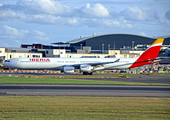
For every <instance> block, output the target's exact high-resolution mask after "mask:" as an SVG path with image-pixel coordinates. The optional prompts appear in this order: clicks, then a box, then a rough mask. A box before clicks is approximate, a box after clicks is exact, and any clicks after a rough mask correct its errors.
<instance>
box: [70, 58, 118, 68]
mask: <svg viewBox="0 0 170 120" xmlns="http://www.w3.org/2000/svg"><path fill="white" fill-rule="evenodd" d="M119 61H120V59H117V60H115V61H112V62H99V63H84V64H85V65H91V66H97V65H105V64H110V63H115V62H119ZM80 65H82V64H74V65H71V66H74V67H75V68H79V67H80Z"/></svg>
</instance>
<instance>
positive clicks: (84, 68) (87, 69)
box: [80, 65, 92, 72]
mask: <svg viewBox="0 0 170 120" xmlns="http://www.w3.org/2000/svg"><path fill="white" fill-rule="evenodd" d="M80 70H81V71H83V72H90V71H91V70H92V66H91V65H80Z"/></svg>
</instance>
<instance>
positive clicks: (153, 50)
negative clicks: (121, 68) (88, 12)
mask: <svg viewBox="0 0 170 120" xmlns="http://www.w3.org/2000/svg"><path fill="white" fill-rule="evenodd" d="M163 41H164V39H163V38H160V39H157V40H155V42H154V43H152V45H151V46H150V47H149V48H148V49H147V50H146V51H145V52H144V53H142V55H141V56H139V58H138V59H137V60H136V61H135V62H134V63H133V64H132V65H131V66H130V67H129V68H134V67H138V66H142V65H146V64H150V63H152V62H153V61H154V60H155V59H156V58H157V56H158V54H159V51H160V49H161V46H162V43H163Z"/></svg>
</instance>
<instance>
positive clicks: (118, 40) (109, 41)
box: [53, 34, 170, 51]
mask: <svg viewBox="0 0 170 120" xmlns="http://www.w3.org/2000/svg"><path fill="white" fill-rule="evenodd" d="M164 37H165V36H164ZM161 38H162V37H161ZM156 39H157V37H145V36H140V35H132V34H105V35H97V36H91V37H85V38H79V39H76V40H72V41H68V42H67V44H70V47H72V48H75V50H77V49H83V48H85V47H86V48H88V47H89V48H90V49H91V50H101V51H102V50H113V49H115V50H120V49H121V48H134V47H135V46H136V45H143V46H145V45H151V44H152V43H153V42H154V41H155V40H156ZM53 44H58V43H53ZM60 44H61V42H60ZM64 44H65V43H64ZM163 45H170V36H169V37H165V40H164V43H163ZM145 49H146V48H145Z"/></svg>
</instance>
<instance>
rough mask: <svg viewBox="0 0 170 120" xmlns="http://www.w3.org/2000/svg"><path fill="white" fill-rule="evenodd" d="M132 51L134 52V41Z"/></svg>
mask: <svg viewBox="0 0 170 120" xmlns="http://www.w3.org/2000/svg"><path fill="white" fill-rule="evenodd" d="M132 51H133V52H134V41H132Z"/></svg>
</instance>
